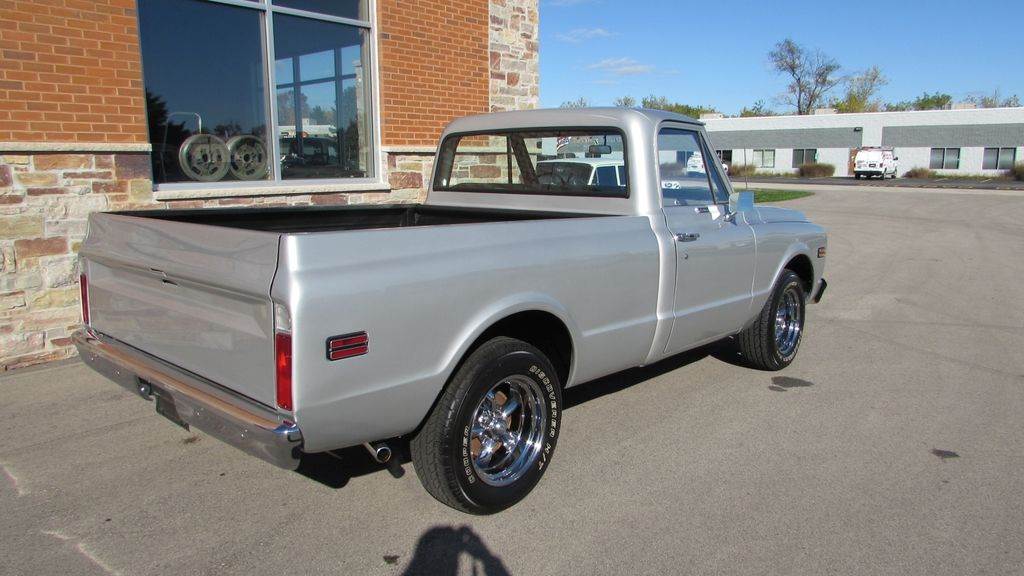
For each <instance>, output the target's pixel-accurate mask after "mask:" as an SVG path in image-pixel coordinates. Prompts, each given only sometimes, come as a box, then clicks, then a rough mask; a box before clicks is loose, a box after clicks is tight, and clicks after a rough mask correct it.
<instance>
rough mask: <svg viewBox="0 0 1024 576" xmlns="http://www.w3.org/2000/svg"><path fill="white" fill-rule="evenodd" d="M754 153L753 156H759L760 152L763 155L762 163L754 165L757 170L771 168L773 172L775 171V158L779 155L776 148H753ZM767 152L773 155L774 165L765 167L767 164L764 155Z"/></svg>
mask: <svg viewBox="0 0 1024 576" xmlns="http://www.w3.org/2000/svg"><path fill="white" fill-rule="evenodd" d="M752 151H753V154H757V153H758V152H760V153H761V161H760V162H755V163H754V166H755V167H756V168H771V169H773V170H774V169H775V157H776V155H777V154H776V149H775V148H753V149H752ZM765 152H771V153H772V163H771V165H770V166H768V165H765V163H764V153H765Z"/></svg>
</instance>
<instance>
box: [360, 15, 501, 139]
mask: <svg viewBox="0 0 1024 576" xmlns="http://www.w3.org/2000/svg"><path fill="white" fill-rule="evenodd" d="M377 14H378V16H377V20H378V27H379V30H378V34H379V44H380V76H381V80H380V99H381V124H382V126H381V136H382V139H383V142H384V145H393V146H394V145H431V146H432V145H434V144H436V143H437V137H438V136H439V135H440V133H441V129H442V128H444V125H445V124H447V123H448V122H449V121H450V120H452V119H453V118H457V117H459V116H465V115H467V114H477V113H481V112H487V110H488V108H489V88H490V62H489V50H488V18H489V2H488V0H446V1H443V2H439V1H437V0H378V3H377Z"/></svg>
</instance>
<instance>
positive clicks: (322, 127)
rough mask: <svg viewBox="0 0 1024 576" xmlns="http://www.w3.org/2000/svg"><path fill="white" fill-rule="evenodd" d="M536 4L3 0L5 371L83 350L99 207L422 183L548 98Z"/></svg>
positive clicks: (311, 196)
mask: <svg viewBox="0 0 1024 576" xmlns="http://www.w3.org/2000/svg"><path fill="white" fill-rule="evenodd" d="M537 25H538V14H537V0H445V1H440V2H439V1H436V0H336V1H333V2H325V1H323V0H17V1H11V2H3V3H2V4H0V56H2V57H0V370H4V369H9V368H14V367H18V366H25V365H30V364H34V363H39V362H44V361H48V360H53V359H59V358H64V357H67V356H70V355H71V354H73V353H74V351H73V349H72V348H71V347H70V342H69V338H68V335H69V331H70V329H71V328H72V327H74V326H75V325H76V324H77V323H78V322H79V320H80V312H79V308H78V306H79V305H78V287H77V278H78V273H77V270H76V255H75V253H76V251H77V248H78V246H79V244H80V242H81V241H82V239H83V237H84V235H85V231H86V219H87V217H88V215H89V213H91V212H95V211H106V210H122V209H129V208H161V207H171V208H181V207H216V206H238V205H282V204H361V203H386V202H413V201H417V200H419V199H421V198H422V196H423V191H424V182H425V181H426V180H427V178H428V175H429V172H430V169H431V165H432V157H433V146H434V145H435V143H436V142H435V141H436V139H437V136H438V135H439V133H440V131H441V128H442V127H443V126H444V125H445V123H447V122H448V121H449V120H451V119H452V118H454V117H457V116H462V115H466V114H472V113H479V112H486V111H488V110H506V109H516V108H532V107H535V106H536V105H537V102H538V37H537V32H538V31H537Z"/></svg>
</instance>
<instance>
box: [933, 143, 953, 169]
mask: <svg viewBox="0 0 1024 576" xmlns="http://www.w3.org/2000/svg"><path fill="white" fill-rule="evenodd" d="M959 167H960V149H959V148H932V155H931V161H930V162H929V163H928V168H930V169H932V170H956V169H957V168H959Z"/></svg>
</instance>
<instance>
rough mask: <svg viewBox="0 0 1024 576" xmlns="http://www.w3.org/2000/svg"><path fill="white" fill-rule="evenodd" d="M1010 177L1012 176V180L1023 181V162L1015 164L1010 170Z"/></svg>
mask: <svg viewBox="0 0 1024 576" xmlns="http://www.w3.org/2000/svg"><path fill="white" fill-rule="evenodd" d="M1010 175H1011V176H1013V179H1014V180H1021V181H1024V162H1020V163H1018V164H1015V165H1014V166H1013V168H1010Z"/></svg>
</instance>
